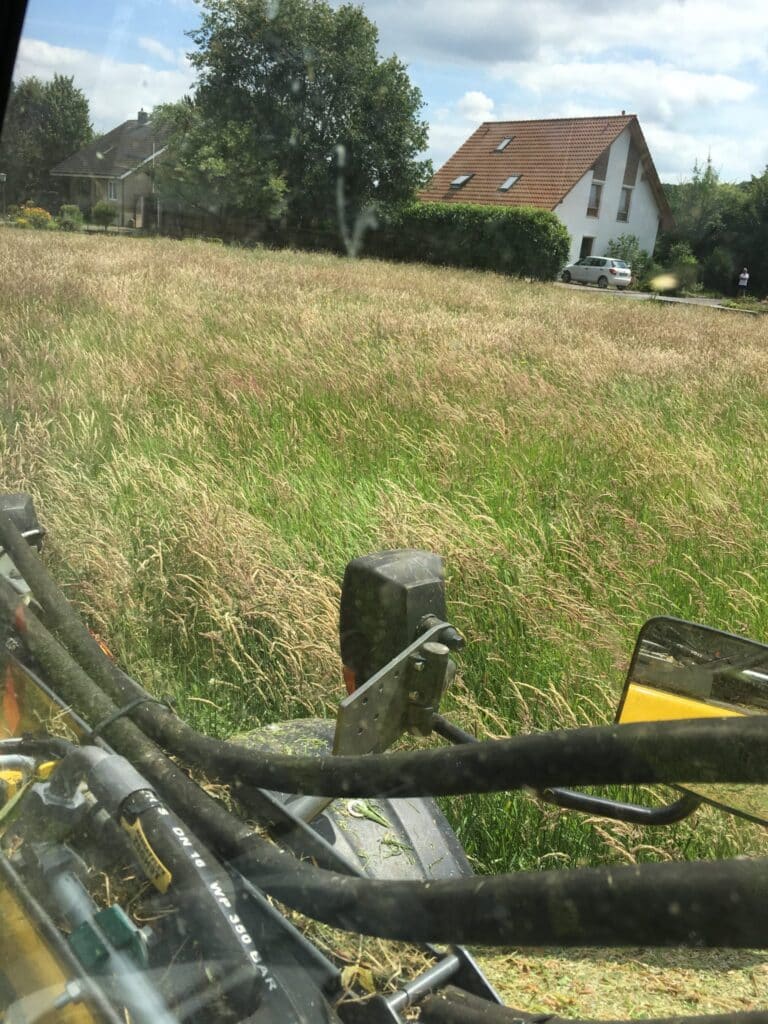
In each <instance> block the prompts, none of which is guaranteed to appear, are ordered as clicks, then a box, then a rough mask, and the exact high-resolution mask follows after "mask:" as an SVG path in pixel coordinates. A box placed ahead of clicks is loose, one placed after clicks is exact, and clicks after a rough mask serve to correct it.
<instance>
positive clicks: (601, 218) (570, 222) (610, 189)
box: [554, 128, 659, 262]
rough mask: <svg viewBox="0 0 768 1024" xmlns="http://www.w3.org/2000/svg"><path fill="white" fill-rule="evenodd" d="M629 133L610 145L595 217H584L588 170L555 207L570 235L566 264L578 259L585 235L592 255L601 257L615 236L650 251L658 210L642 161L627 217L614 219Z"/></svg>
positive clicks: (617, 206) (655, 230)
mask: <svg viewBox="0 0 768 1024" xmlns="http://www.w3.org/2000/svg"><path fill="white" fill-rule="evenodd" d="M629 143H630V131H629V128H625V129H624V131H623V132H622V133H621V135H619V136H618V138H616V139H615V140H614V142H613V143H612V145H611V149H610V154H609V158H608V171H607V174H606V179H605V184H604V185H603V193H602V198H601V202H600V211H599V214H598V216H597V217H588V216H587V203H588V201H589V192H590V187H591V185H592V177H593V175H592V171H591V170H589V171H587V173H586V174H585V175H584V176H583V178H581V180H580V181H579V182H578V183H577V184H576V185H575V186H574V188H572V189H571V191H570V192H569V193H568V195H566V196H565V198H564V199H563V201H562V202H561V203H560V204H559V205H558V206H556V207H555V211H554V212H555V213H556V214H557V216H558V217H559V218H560V220H561V221H562V222H563V223H564V224H565V226H566V228H567V229H568V233H569V234H570V236H571V250H570V254H569V262H573V260H576V259H578V258H579V251H580V248H581V240H582V238H583V237H584V236H585V235H590V236H592V237H594V239H595V241H594V242H593V245H592V255H593V256H602V255H603V254H604V253H605V250H606V248H607V246H608V243H609V242H610V241H611V240H612V239H614V238H618V236H619V235H626V234H631V235H636V236H637V237H638V239H639V240H640V245H641V247H642V248H643V249H645V250H646V251H647V252H651V253H652V252H653V247H654V245H655V244H656V233H657V231H658V224H659V210H658V207H657V205H656V200H655V198H654V196H653V192H652V191H651V187H650V185H649V184H648V182H647V181H644V180H643V174H642V161H641V163H640V167H639V168H638V175H637V178H636V184H635V187H634V189H633V192H632V200H631V203H630V208H629V218H628V220H626V221H620V220H617V219H616V218H617V213H618V209H619V201H620V199H621V189H622V186H623V184H624V169H625V167H626V163H627V153H628V151H629Z"/></svg>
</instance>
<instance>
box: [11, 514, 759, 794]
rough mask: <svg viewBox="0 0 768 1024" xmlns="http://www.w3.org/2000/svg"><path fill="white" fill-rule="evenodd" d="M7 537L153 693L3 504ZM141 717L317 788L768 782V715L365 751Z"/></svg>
mask: <svg viewBox="0 0 768 1024" xmlns="http://www.w3.org/2000/svg"><path fill="white" fill-rule="evenodd" d="M0 543H3V544H4V545H5V546H6V548H7V550H8V551H9V553H10V554H11V557H12V558H13V560H14V562H15V564H16V566H17V568H18V569H19V570H20V571H21V572H22V574H23V576H24V578H25V579H26V581H27V583H29V585H30V586H31V588H32V592H33V594H34V595H35V597H36V599H37V600H38V601H39V602H40V604H41V606H42V607H43V609H44V611H45V616H46V620H47V621H48V623H49V624H50V625H51V626H52V628H53V629H54V630H55V631H56V632H57V634H58V635H59V637H60V638H61V640H62V642H63V643H64V645H65V646H66V647H67V649H68V650H69V651H70V653H71V655H72V656H73V657H74V658H75V660H76V661H77V662H78V663H79V664H80V666H81V667H82V668H83V669H84V670H85V671H86V672H87V673H88V675H89V676H90V677H91V678H92V679H93V680H94V681H95V682H96V683H97V685H98V686H99V688H100V689H101V690H102V692H103V693H104V694H106V695H108V696H109V698H110V699H111V700H112V701H114V702H115V704H116V705H117V706H118V707H119V706H120V705H126V704H128V703H130V702H132V701H134V700H136V699H137V697H144V698H148V697H149V695H148V694H147V693H146V691H145V690H143V689H142V688H141V687H140V686H139V684H138V683H136V682H134V681H133V680H132V679H130V678H129V677H128V676H126V675H125V674H124V673H122V672H121V671H120V670H119V669H118V668H117V666H115V665H113V664H112V662H110V661H109V659H107V658H106V657H105V655H104V653H103V652H102V650H101V648H100V647H99V646H98V644H97V643H96V642H95V641H94V640H93V638H92V637H91V636H90V634H89V633H88V630H87V629H86V628H85V626H84V625H83V623H82V622H81V620H80V619H79V617H78V616H77V614H76V612H75V611H74V609H73V608H72V607H71V605H70V604H69V603H68V602H67V600H66V598H65V597H64V595H63V594H62V593H61V592H60V591H59V589H58V587H57V586H56V583H55V582H54V580H53V579H52V577H51V576H50V574H49V573H48V572H47V571H46V570H45V568H44V567H43V565H42V563H41V562H40V560H39V558H38V557H37V555H36V554H35V552H34V551H33V550H32V548H30V547H29V545H27V544H26V543H25V541H24V539H23V538H22V536H21V534H20V533H19V532H18V530H17V529H16V527H15V526H14V524H13V523H12V522H11V520H10V517H9V516H8V515H7V514H6V513H4V512H2V510H0ZM30 614H31V613H30ZM33 653H35V652H34V651H33ZM130 716H131V718H132V719H133V720H134V721H135V722H136V723H137V724H138V725H139V727H140V728H141V730H142V731H143V732H144V733H145V734H146V735H147V736H149V737H150V738H151V739H153V740H154V741H155V742H156V743H158V744H160V746H162V747H163V748H164V749H166V750H167V751H169V752H170V753H171V754H173V755H174V756H176V757H180V758H182V759H183V760H184V761H185V762H186V763H187V764H190V765H194V766H195V767H197V768H200V769H201V770H203V771H204V772H205V773H206V775H207V776H208V777H209V778H212V779H217V780H220V781H223V782H240V783H247V784H249V785H255V786H260V787H262V788H265V789H274V790H278V791H282V792H290V793H307V794H312V795H315V796H346V797H353V796H401V797H404V796H424V795H430V796H449V795H455V794H459V793H488V792H496V791H500V790H509V789H518V788H521V787H531V788H534V789H543V788H546V787H552V786H562V785H569V786H583V785H611V784H641V783H647V784H653V783H673V784H674V783H681V782H686V783H691V782H742V783H744V782H768V723H767V722H766V721H765V720H764V719H763V718H761V716H749V717H745V718H733V719H704V720H701V719H696V720H691V721H682V722H662V723H638V724H633V725H621V726H617V725H613V726H599V727H593V728H582V729H570V730H561V731H557V732H550V733H544V734H539V735H531V736H519V737H515V738H513V739H508V740H493V741H486V742H482V743H476V744H466V745H463V746H458V747H451V748H440V749H434V750H423V751H414V752H407V753H396V754H375V755H371V754H369V755H365V756H364V757H348V756H338V755H336V756H325V757H295V756H290V755H285V754H276V753H273V752H269V753H265V752H260V751H258V750H253V749H250V748H247V747H243V746H239V745H237V744H232V743H227V742H225V741H222V740H217V739H212V738H211V737H209V736H204V735H202V734H201V733H198V732H196V731H195V730H194V729H192V728H191V727H190V726H188V725H187V724H186V723H185V722H183V721H182V720H181V719H179V718H178V717H177V716H176V715H174V714H173V713H172V712H170V711H168V710H165V709H163V708H162V707H160V706H158V705H156V704H155V705H153V706H152V707H151V708H148V707H147V706H146V705H139V706H137V707H135V708H133V709H132V710H131V711H130Z"/></svg>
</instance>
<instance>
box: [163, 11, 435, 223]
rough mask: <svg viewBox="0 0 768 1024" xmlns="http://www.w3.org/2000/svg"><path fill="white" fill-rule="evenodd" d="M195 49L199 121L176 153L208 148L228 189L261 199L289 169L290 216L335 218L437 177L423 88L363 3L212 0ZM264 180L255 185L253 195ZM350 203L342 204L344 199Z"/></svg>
mask: <svg viewBox="0 0 768 1024" xmlns="http://www.w3.org/2000/svg"><path fill="white" fill-rule="evenodd" d="M202 8H203V10H202V18H201V24H200V27H199V28H198V29H196V30H195V31H194V32H192V33H190V35H191V38H192V39H193V40H194V42H195V44H196V45H197V50H196V51H195V52H193V53H192V54H191V55H190V59H191V61H192V64H193V66H194V67H195V68H196V70H197V74H198V79H197V85H196V92H195V98H194V109H195V111H196V114H195V117H196V118H197V117H199V121H198V122H197V123H198V126H199V129H200V130H199V132H198V133H197V138H196V140H195V141H194V143H193V144H191V145H189V146H188V147H187V149H186V150H184V149H183V148H181V147H177V148H176V152H175V154H174V156H173V158H174V159H175V160H176V161H177V162H180V163H181V164H183V165H184V166H185V167H186V168H187V171H188V173H189V175H190V176H192V177H194V175H195V167H196V165H197V166H199V165H200V162H199V160H198V157H200V156H201V155H202V156H203V161H202V164H203V166H206V168H207V170H206V173H207V174H208V175H210V176H212V177H215V178H217V179H218V181H219V183H220V188H219V190H218V191H219V194H222V193H224V192H226V191H227V190H230V191H232V190H234V191H237V190H238V187H239V186H240V185H241V184H242V194H243V196H246V195H249V196H251V197H252V198H255V199H257V200H259V199H260V198H261V196H262V194H263V193H262V190H263V188H264V187H265V186H266V187H267V190H268V191H269V190H270V189H271V188H272V186H271V185H269V182H274V181H275V180H277V178H280V179H281V180H282V181H283V182H284V193H285V212H286V217H287V221H288V223H289V224H292V225H298V226H308V225H320V224H323V225H328V224H329V223H330V222H335V221H336V220H337V219H338V217H339V216H341V218H342V219H345V218H346V216H347V214H349V219H354V217H355V216H356V215H357V214H358V213H360V211H362V210H363V209H364V208H366V207H370V206H375V205H378V204H382V203H386V204H393V203H400V202H404V201H406V200H408V199H409V198H411V196H412V195H413V192H414V190H415V189H416V188H417V187H418V186H419V185H421V184H422V183H423V182H424V181H425V180H426V178H427V177H428V175H429V173H430V171H431V167H430V165H429V163H428V162H427V161H420V160H419V159H418V156H419V154H420V153H421V152H422V150H423V149H424V148H425V146H426V143H427V125H426V123H425V122H424V121H422V120H421V119H420V118H419V113H420V111H421V109H422V107H423V101H422V97H421V93H420V91H419V90H418V89H417V88H415V87H414V86H412V85H411V83H410V81H409V79H408V75H407V73H406V69H405V67H404V66H403V64H402V63H401V62H400V61H399V60H398V58H397V57H395V56H392V57H389V58H387V59H384V60H382V59H381V58H380V57H379V55H378V50H377V47H378V33H377V30H376V27H375V25H373V23H372V22H371V21H369V20H368V18H366V17H365V15H364V14H363V11H362V9H361V8H360V7H355V6H352V5H350V4H342V5H341V6H340V7H338V8H336V9H334V8H333V7H332V6H331V5H330V4H329V3H326V2H325V0H280V2H279V3H276V2H275V0H202ZM254 186H256V188H255V195H254ZM339 207H341V209H339Z"/></svg>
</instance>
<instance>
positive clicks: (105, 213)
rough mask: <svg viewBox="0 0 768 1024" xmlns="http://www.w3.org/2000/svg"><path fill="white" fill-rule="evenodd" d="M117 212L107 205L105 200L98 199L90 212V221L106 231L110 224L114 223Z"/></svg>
mask: <svg viewBox="0 0 768 1024" xmlns="http://www.w3.org/2000/svg"><path fill="white" fill-rule="evenodd" d="M116 214H117V210H116V209H115V208H114V206H112V204H111V203H108V202H107V201H106V199H100V200H99V201H98V203H96V204H95V206H94V207H93V209H92V210H91V220H92V221H93V223H94V224H99V225H100V226H101V227H103V228H104V230H105V231H106V230H107V228H108V227H109V225H110V224H113V223H114V220H115V215H116Z"/></svg>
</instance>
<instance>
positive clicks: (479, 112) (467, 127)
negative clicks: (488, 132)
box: [428, 90, 498, 170]
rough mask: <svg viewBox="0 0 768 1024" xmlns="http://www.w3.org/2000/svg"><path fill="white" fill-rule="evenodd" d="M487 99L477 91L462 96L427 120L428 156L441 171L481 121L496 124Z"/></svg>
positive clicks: (494, 115)
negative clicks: (492, 121) (493, 121)
mask: <svg viewBox="0 0 768 1024" xmlns="http://www.w3.org/2000/svg"><path fill="white" fill-rule="evenodd" d="M494 107H495V104H494V102H493V100H492V99H491V97H490V96H486V94H485V93H484V92H480V91H478V90H470V91H469V92H465V93H464V95H463V96H461V97H460V98H459V99H458V100H456V102H455V103H451V104H450V105H449V106H446V107H440V109H439V110H436V111H435V113H434V115H433V116H432V117H431V118H430V120H429V151H428V155H429V157H430V159H431V160H432V162H433V164H434V165H435V170H437V169H438V167H441V166H442V165H443V164H444V163H445V161H446V160H447V159H448V157H449V156H451V155H452V154H453V153H455V152H456V150H457V149H458V148H459V146H460V145H461V144H462V142H466V141H467V139H468V138H469V136H470V135H471V134H472V132H473V131H474V130H475V129H476V128H477V127H478V126H479V125H480V124H482V122H483V121H489V120H495V119H497V118H498V114H496V113H495V110H494Z"/></svg>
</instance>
